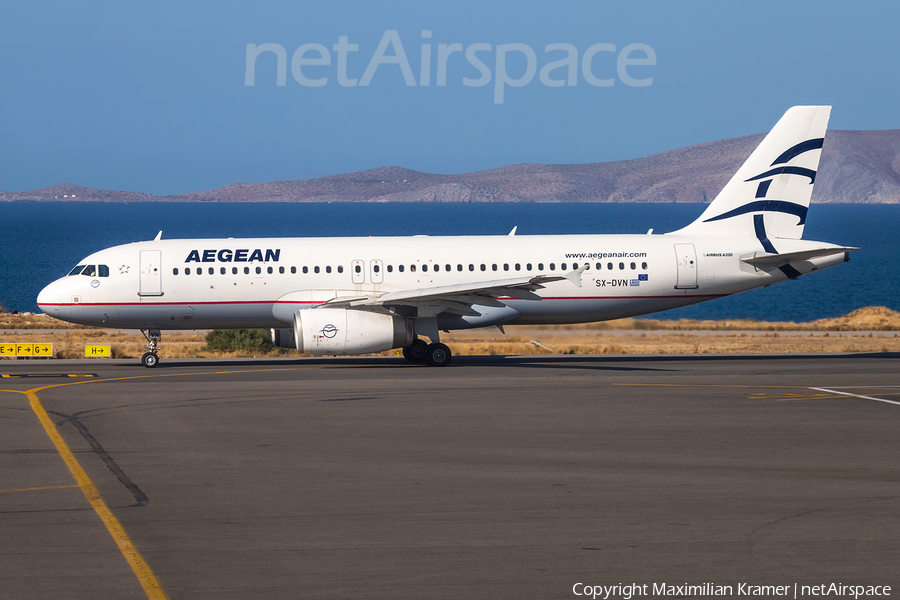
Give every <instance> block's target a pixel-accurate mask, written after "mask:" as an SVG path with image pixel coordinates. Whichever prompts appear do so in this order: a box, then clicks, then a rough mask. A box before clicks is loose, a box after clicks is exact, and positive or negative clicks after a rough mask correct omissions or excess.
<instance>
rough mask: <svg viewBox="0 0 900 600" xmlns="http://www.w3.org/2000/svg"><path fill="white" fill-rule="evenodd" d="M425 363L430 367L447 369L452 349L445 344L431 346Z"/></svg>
mask: <svg viewBox="0 0 900 600" xmlns="http://www.w3.org/2000/svg"><path fill="white" fill-rule="evenodd" d="M425 362H426V363H428V366H429V367H446V366H447V365H449V364H450V348H448V347H447V346H445V345H444V344H431V345H430V346H428V354H426V356H425Z"/></svg>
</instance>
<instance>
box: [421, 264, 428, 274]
mask: <svg viewBox="0 0 900 600" xmlns="http://www.w3.org/2000/svg"><path fill="white" fill-rule="evenodd" d="M422 272H423V273H427V272H428V265H422Z"/></svg>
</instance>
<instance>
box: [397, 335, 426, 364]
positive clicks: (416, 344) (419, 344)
mask: <svg viewBox="0 0 900 600" xmlns="http://www.w3.org/2000/svg"><path fill="white" fill-rule="evenodd" d="M427 355H428V344H426V343H425V342H424V341H423V340H420V339H419V338H416V339H414V340H413V343H412V346H406V347H405V348H403V358H405V359H406V360H408V361H409V362H411V363H420V362H424V361H425V358H426V357H427Z"/></svg>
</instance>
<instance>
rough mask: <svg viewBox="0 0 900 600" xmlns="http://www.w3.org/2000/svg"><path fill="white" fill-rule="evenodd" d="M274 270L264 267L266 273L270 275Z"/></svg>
mask: <svg viewBox="0 0 900 600" xmlns="http://www.w3.org/2000/svg"><path fill="white" fill-rule="evenodd" d="M274 271H275V270H274V269H273V268H272V267H266V273H268V274H269V275H271V274H272V273H273V272H274Z"/></svg>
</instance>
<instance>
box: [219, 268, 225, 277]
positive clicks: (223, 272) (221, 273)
mask: <svg viewBox="0 0 900 600" xmlns="http://www.w3.org/2000/svg"><path fill="white" fill-rule="evenodd" d="M224 274H225V267H220V268H219V275H224Z"/></svg>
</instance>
